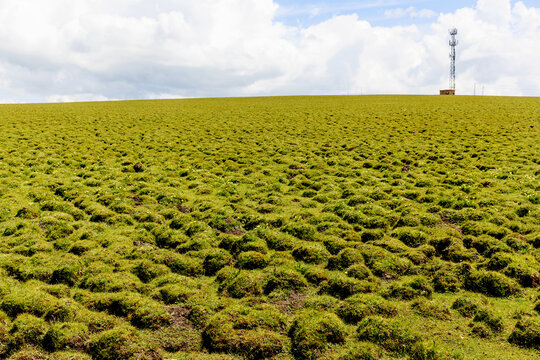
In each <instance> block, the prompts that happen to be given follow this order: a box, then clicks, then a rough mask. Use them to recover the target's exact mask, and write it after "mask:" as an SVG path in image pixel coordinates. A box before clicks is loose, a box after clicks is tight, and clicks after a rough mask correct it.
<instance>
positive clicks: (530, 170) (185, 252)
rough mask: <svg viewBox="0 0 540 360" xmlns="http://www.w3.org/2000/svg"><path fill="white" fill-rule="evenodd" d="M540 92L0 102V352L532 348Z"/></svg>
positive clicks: (124, 355) (71, 355) (409, 353)
mask: <svg viewBox="0 0 540 360" xmlns="http://www.w3.org/2000/svg"><path fill="white" fill-rule="evenodd" d="M538 114H540V99H538V98H490V97H421V96H419V97H415V96H362V97H288V98H253V99H208V100H170V101H140V102H139V101H134V102H108V103H79V104H34V105H2V106H0V128H1V129H2V132H1V135H0V136H1V141H0V358H9V359H66V360H67V359H80V360H82V359H96V360H108V359H161V358H167V359H216V360H217V359H243V358H245V359H265V358H273V359H280V360H286V359H334V360H338V359H339V360H349V359H394V358H410V359H538V358H539V356H540V299H539V295H540V292H539V290H538V289H539V286H540V274H539V271H540V265H539V261H540V209H539V204H540V195H539V194H540V182H539V181H538V179H539V177H540V119H539V115H538Z"/></svg>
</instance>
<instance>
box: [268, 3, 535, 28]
mask: <svg viewBox="0 0 540 360" xmlns="http://www.w3.org/2000/svg"><path fill="white" fill-rule="evenodd" d="M276 2H277V3H278V4H279V5H280V9H279V11H278V19H279V20H280V21H283V22H284V23H285V24H288V25H300V26H309V25H313V24H316V23H319V22H321V21H324V20H327V19H329V18H331V17H333V16H336V15H345V14H352V13H355V14H357V15H358V17H359V19H361V20H366V21H369V22H370V23H371V24H372V25H374V26H395V25H410V24H416V25H421V24H425V23H429V22H431V20H433V19H432V18H431V17H427V16H426V17H421V16H416V17H410V16H397V14H399V12H398V13H396V11H395V10H396V9H398V10H399V9H403V10H406V9H409V8H414V9H415V10H416V11H421V10H430V11H433V12H434V13H435V14H437V15H438V14H440V13H450V12H454V11H456V10H457V9H460V8H464V7H471V8H474V7H475V5H476V0H448V1H434V0H413V1H410V0H409V1H403V0H357V1H352V0H336V1H325V0H277V1H276ZM515 2H517V1H513V3H515ZM521 2H523V3H524V4H526V5H531V6H532V5H534V4H533V3H535V2H536V3H537V5H538V2H539V1H536V0H526V1H521ZM392 11H394V12H392ZM391 14H394V15H393V16H392V15H391Z"/></svg>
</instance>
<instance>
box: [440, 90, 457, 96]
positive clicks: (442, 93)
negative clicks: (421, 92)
mask: <svg viewBox="0 0 540 360" xmlns="http://www.w3.org/2000/svg"><path fill="white" fill-rule="evenodd" d="M440 95H456V90H453V89H449V90H441V92H440Z"/></svg>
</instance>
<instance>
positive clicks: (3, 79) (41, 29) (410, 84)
mask: <svg viewBox="0 0 540 360" xmlns="http://www.w3.org/2000/svg"><path fill="white" fill-rule="evenodd" d="M278 11H279V6H278V5H277V4H276V3H275V2H274V1H272V0H197V1H192V0H161V1H149V0H115V1H114V2H111V1H108V0H107V1H105V0H93V1H89V0H88V1H87V0H80V1H72V0H51V1H47V2H44V1H41V0H25V1H19V0H3V1H2V6H1V7H0V23H1V24H2V26H1V27H0V101H2V102H33V101H43V102H46V101H81V100H104V99H144V98H167V97H168V98H171V97H211V96H252V95H289V94H347V93H351V94H353V93H358V94H359V93H365V94H366V93H396V94H435V93H437V91H438V89H439V88H445V87H446V86H447V84H448V68H449V59H448V51H449V48H448V44H447V38H448V29H449V28H450V27H454V26H456V27H457V28H458V29H459V35H458V38H459V41H460V44H459V47H458V56H457V74H458V75H457V88H458V92H459V93H462V94H472V91H473V87H474V84H478V86H477V89H478V92H480V88H481V86H484V87H485V93H486V94H490V95H533V96H539V95H540V82H539V81H538V79H540V66H538V59H539V58H540V41H538V39H540V8H534V7H527V6H526V5H524V4H523V3H521V2H511V1H510V0H478V2H477V4H476V6H475V7H474V8H463V9H458V10H456V11H455V12H453V13H447V14H433V13H432V12H430V11H428V10H417V9H415V8H405V9H396V10H394V11H393V12H389V13H388V14H387V16H389V17H392V16H394V17H396V16H409V17H423V18H424V20H425V18H426V17H427V18H430V19H432V21H431V23H430V24H428V25H425V21H424V25H421V26H415V25H412V26H392V27H381V26H373V25H372V24H370V23H369V22H368V21H364V20H362V19H361V18H359V16H358V15H356V14H349V15H340V16H334V17H331V18H329V19H327V20H325V21H323V22H320V23H317V24H314V25H311V26H309V27H300V26H296V27H295V26H287V25H284V24H283V23H281V22H280V21H279V17H278V16H277V14H278ZM428 23H429V22H428Z"/></svg>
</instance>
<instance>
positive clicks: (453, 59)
mask: <svg viewBox="0 0 540 360" xmlns="http://www.w3.org/2000/svg"><path fill="white" fill-rule="evenodd" d="M449 32H450V41H449V42H448V44H449V45H450V89H451V90H454V91H455V90H456V46H457V44H458V41H457V39H456V35H457V29H456V28H453V29H450V31H449Z"/></svg>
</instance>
